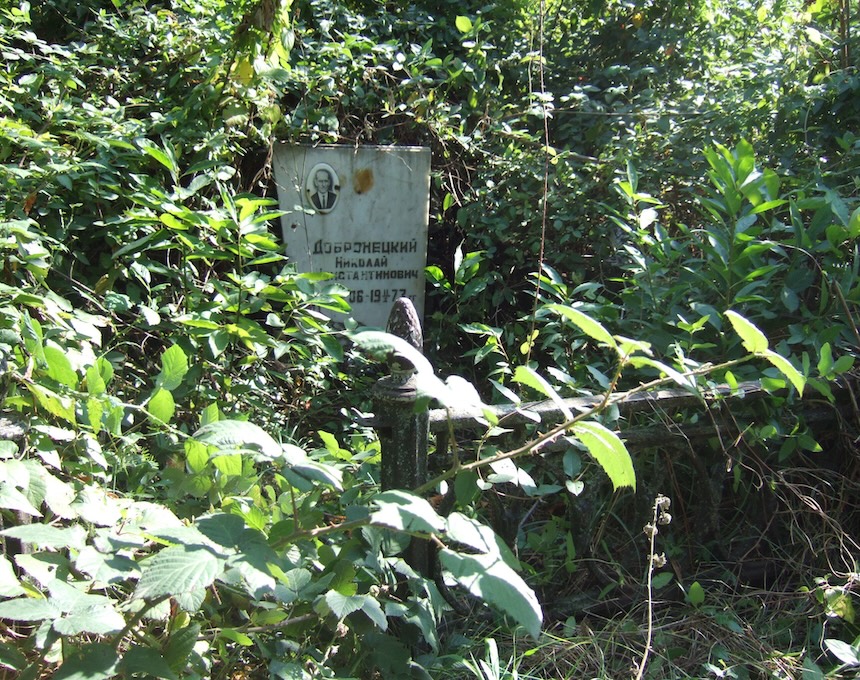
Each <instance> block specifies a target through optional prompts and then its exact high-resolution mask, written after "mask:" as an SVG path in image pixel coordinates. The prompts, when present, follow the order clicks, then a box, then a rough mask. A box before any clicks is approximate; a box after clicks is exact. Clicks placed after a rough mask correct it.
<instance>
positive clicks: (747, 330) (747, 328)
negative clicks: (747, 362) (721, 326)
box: [726, 310, 768, 354]
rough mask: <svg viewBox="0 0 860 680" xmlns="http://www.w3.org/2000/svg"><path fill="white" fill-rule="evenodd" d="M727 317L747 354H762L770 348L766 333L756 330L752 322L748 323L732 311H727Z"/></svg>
mask: <svg viewBox="0 0 860 680" xmlns="http://www.w3.org/2000/svg"><path fill="white" fill-rule="evenodd" d="M726 316H727V317H728V319H729V321H730V322H731V324H732V327H733V328H734V329H735V333H737V334H738V335H739V336H740V338H741V342H742V343H743V346H744V349H746V351H747V352H749V353H750V354H761V353H762V352H764V351H765V350H766V349H767V348H768V342H767V338H766V337H765V335H764V333H762V332H761V331H760V330H759V329H758V328H756V326H755V325H754V324H753V323H752V322H751V321H748V320H747V319H745V318H744V317H742V316H741V315H740V314H738V313H737V312H734V311H732V310H729V311H727V312H726Z"/></svg>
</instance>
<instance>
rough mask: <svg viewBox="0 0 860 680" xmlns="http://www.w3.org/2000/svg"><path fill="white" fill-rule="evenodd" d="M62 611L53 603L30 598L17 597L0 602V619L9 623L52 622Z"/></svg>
mask: <svg viewBox="0 0 860 680" xmlns="http://www.w3.org/2000/svg"><path fill="white" fill-rule="evenodd" d="M61 614H62V610H61V609H60V608H59V607H58V606H57V605H55V604H54V603H53V602H49V601H48V600H40V599H35V598H32V597H19V598H16V599H14V600H6V601H5V602H0V619H9V620H10V621H44V620H46V619H48V620H51V621H53V620H54V619H55V618H57V617H58V616H60V615H61Z"/></svg>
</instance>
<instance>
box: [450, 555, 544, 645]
mask: <svg viewBox="0 0 860 680" xmlns="http://www.w3.org/2000/svg"><path fill="white" fill-rule="evenodd" d="M439 561H440V562H441V564H442V567H443V568H444V569H446V570H447V571H448V572H449V573H450V574H451V576H453V578H454V579H455V580H456V581H457V583H459V584H460V585H461V586H463V587H464V588H465V589H466V590H468V591H469V592H470V593H471V594H472V595H474V596H475V597H478V598H480V599H481V600H484V601H485V602H487V603H489V604H491V605H493V606H495V607H498V608H499V609H500V610H502V611H503V612H504V613H505V614H507V615H509V616H510V617H512V618H513V619H514V620H515V621H516V622H517V623H519V624H520V625H521V626H523V628H525V629H526V631H528V633H529V634H530V635H531V636H532V637H534V638H537V637H539V636H540V628H541V622H542V621H543V613H542V612H541V608H540V604H539V603H538V599H537V597H536V596H535V594H534V592H533V591H532V590H531V589H530V588H529V587H528V585H526V582H525V581H523V579H522V578H521V577H520V575H519V574H517V572H515V571H514V570H513V569H512V568H511V567H510V566H509V565H508V564H506V563H505V562H504V560H502V558H501V557H500V556H499V555H497V554H492V553H486V554H483V553H482V554H477V555H466V554H463V553H458V552H454V551H453V550H450V549H448V548H443V549H441V550H440V551H439Z"/></svg>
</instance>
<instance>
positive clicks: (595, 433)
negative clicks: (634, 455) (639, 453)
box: [572, 422, 636, 490]
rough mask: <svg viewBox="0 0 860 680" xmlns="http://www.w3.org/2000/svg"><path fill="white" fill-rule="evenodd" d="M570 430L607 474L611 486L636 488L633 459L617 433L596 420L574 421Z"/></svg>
mask: <svg viewBox="0 0 860 680" xmlns="http://www.w3.org/2000/svg"><path fill="white" fill-rule="evenodd" d="M572 431H573V434H574V435H575V436H576V437H577V439H579V440H580V441H581V442H582V443H583V444H585V447H586V448H587V449H588V452H589V453H590V454H591V456H592V457H593V458H594V460H596V461H597V462H598V464H599V465H600V467H602V468H603V470H604V472H606V474H607V475H608V476H609V479H610V480H611V481H612V486H613V488H615V489H619V488H620V487H623V486H629V487H630V488H631V489H633V490H635V489H636V473H635V471H634V470H633V460H632V459H631V458H630V453H629V452H628V451H627V447H626V446H624V442H622V441H621V439H619V438H618V435H617V434H615V433H614V432H613V431H612V430H609V429H607V428H606V427H605V426H603V425H601V424H600V423H597V422H582V423H576V424H575V425H574V426H573V428H572Z"/></svg>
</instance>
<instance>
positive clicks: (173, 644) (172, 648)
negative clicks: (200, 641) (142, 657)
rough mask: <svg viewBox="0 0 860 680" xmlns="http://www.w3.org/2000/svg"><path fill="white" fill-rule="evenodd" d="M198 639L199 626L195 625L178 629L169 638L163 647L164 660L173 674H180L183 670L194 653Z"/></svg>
mask: <svg viewBox="0 0 860 680" xmlns="http://www.w3.org/2000/svg"><path fill="white" fill-rule="evenodd" d="M198 637H200V624H197V623H192V624H191V625H189V626H186V627H185V628H180V629H179V630H177V631H176V632H175V633H173V634H172V635H171V636H170V639H169V640H168V641H167V645H166V646H165V647H164V660H165V661H166V662H167V665H168V666H170V668H171V669H172V670H173V671H174V672H175V673H182V671H184V670H185V667H186V666H187V665H188V657H189V656H191V652H193V651H194V645H195V644H196V643H197V638H198Z"/></svg>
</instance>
